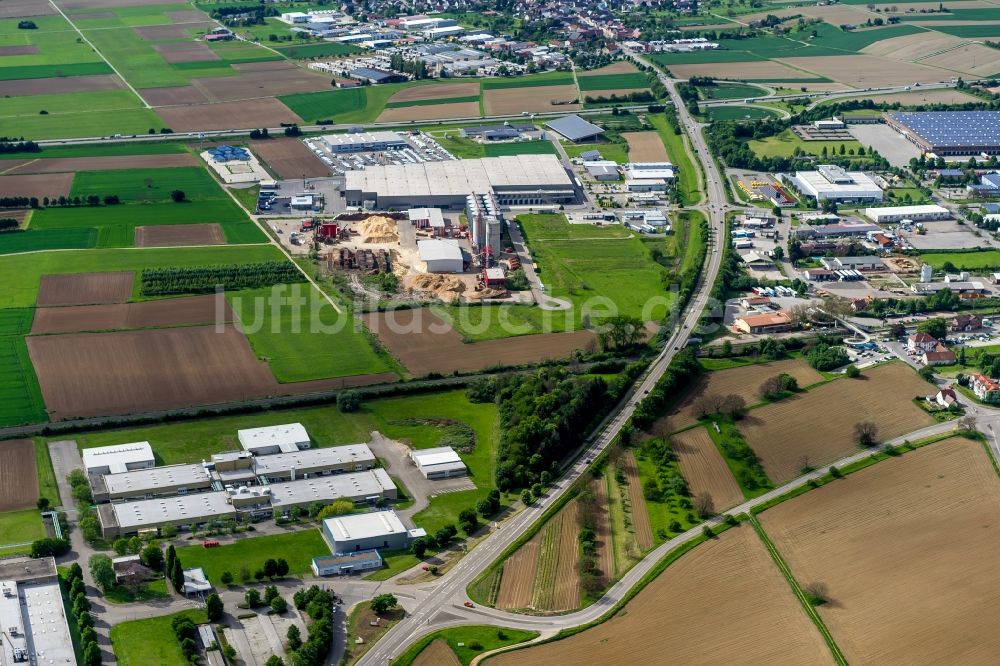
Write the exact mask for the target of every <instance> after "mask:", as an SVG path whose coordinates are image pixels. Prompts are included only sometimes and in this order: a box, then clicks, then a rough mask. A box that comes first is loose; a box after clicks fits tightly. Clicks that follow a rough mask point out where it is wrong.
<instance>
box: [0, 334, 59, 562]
mask: <svg viewBox="0 0 1000 666" xmlns="http://www.w3.org/2000/svg"><path fill="white" fill-rule="evenodd" d="M47 418H48V415H47V414H46V412H45V401H44V400H43V399H42V392H41V389H40V388H39V385H38V377H37V376H36V375H35V369H34V367H33V366H32V365H31V358H30V357H29V356H28V347H27V345H26V344H25V342H24V338H23V337H21V336H19V335H4V336H0V426H13V425H20V424H23V423H39V422H42V421H45V420H47ZM52 499H55V498H54V497H53V498H52ZM2 542H3V541H2V539H0V543H2Z"/></svg>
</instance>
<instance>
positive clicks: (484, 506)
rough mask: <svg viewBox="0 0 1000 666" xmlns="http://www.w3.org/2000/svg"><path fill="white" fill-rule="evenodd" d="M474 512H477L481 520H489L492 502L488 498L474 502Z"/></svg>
mask: <svg viewBox="0 0 1000 666" xmlns="http://www.w3.org/2000/svg"><path fill="white" fill-rule="evenodd" d="M476 511H478V512H479V515H481V516H482V517H483V518H489V517H490V516H492V515H493V513H494V511H493V502H491V501H490V500H489V498H487V497H484V498H483V499H481V500H479V501H478V502H476Z"/></svg>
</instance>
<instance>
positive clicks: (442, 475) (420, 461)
mask: <svg viewBox="0 0 1000 666" xmlns="http://www.w3.org/2000/svg"><path fill="white" fill-rule="evenodd" d="M410 460H412V461H413V462H414V464H416V466H417V469H418V470H420V473H421V474H423V475H424V477H425V478H427V479H447V478H449V477H453V476H464V475H466V474H468V471H469V470H468V469H467V468H466V466H465V463H464V462H462V459H461V458H460V457H459V455H458V453H456V452H455V449H453V448H451V447H450V446H438V447H434V448H432V449H414V450H412V451H410Z"/></svg>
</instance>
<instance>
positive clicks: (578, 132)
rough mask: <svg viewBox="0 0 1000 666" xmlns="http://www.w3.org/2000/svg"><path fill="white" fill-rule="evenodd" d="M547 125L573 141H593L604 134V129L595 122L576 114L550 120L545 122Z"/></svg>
mask: <svg viewBox="0 0 1000 666" xmlns="http://www.w3.org/2000/svg"><path fill="white" fill-rule="evenodd" d="M545 126H546V127H548V128H549V129H550V130H552V131H553V132H555V133H556V134H559V135H560V136H563V137H565V138H566V139H568V140H570V141H572V142H573V143H581V142H583V141H593V140H594V139H596V138H597V137H599V136H600V135H602V134H604V130H603V129H601V128H600V127H598V126H597V125H595V124H594V123H591V122H587V121H586V120H584V119H583V118H581V117H580V116H578V115H576V114H573V115H572V116H565V117H563V118H556V119H555V120H550V121H548V122H547V123H545Z"/></svg>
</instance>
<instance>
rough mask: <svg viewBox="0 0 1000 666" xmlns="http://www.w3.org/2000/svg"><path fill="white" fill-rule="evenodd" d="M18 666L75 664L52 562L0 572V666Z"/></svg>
mask: <svg viewBox="0 0 1000 666" xmlns="http://www.w3.org/2000/svg"><path fill="white" fill-rule="evenodd" d="M8 569H9V570H10V571H9V572H8ZM33 572H34V573H33ZM9 574H10V575H9ZM19 663H23V664H31V665H32V666H35V665H36V664H37V665H39V666H40V665H42V664H75V663H76V656H75V654H74V653H73V640H72V638H71V637H70V633H69V624H68V622H67V620H66V610H65V606H64V605H63V598H62V592H61V591H60V589H59V580H58V579H57V577H56V567H55V561H54V560H53V559H52V558H46V559H44V560H18V561H12V562H10V563H9V564H8V565H6V566H5V567H4V571H2V572H0V664H3V665H4V666H8V665H14V664H19Z"/></svg>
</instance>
